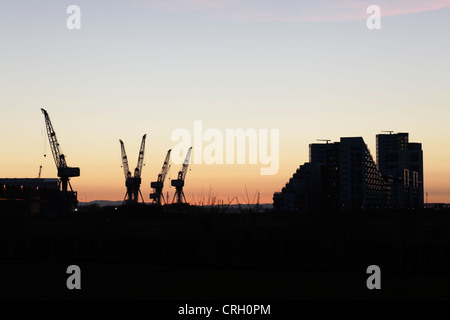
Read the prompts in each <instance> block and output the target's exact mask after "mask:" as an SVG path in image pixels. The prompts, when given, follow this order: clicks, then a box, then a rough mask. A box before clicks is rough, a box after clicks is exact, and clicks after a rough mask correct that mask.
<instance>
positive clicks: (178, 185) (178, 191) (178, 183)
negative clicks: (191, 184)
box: [171, 147, 192, 203]
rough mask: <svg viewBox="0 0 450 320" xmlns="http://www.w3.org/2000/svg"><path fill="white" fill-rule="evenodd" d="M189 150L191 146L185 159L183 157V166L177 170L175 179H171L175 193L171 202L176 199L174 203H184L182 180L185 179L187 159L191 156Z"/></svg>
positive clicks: (187, 165)
mask: <svg viewBox="0 0 450 320" xmlns="http://www.w3.org/2000/svg"><path fill="white" fill-rule="evenodd" d="M191 150H192V147H190V148H189V150H188V152H187V154H186V159H184V163H183V166H182V167H181V170H180V171H178V178H177V179H176V180H172V181H171V185H172V187H175V194H174V196H173V200H172V203H173V202H174V201H175V198H176V199H177V200H176V203H183V200H184V203H186V197H185V196H184V192H183V187H184V180H185V179H186V173H187V169H188V167H189V160H190V158H191Z"/></svg>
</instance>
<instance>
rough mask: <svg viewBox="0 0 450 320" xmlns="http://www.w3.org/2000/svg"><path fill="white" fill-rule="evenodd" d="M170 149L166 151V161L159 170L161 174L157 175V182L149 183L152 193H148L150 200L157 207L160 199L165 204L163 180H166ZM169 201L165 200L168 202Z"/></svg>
mask: <svg viewBox="0 0 450 320" xmlns="http://www.w3.org/2000/svg"><path fill="white" fill-rule="evenodd" d="M171 151H172V149H170V150H169V151H167V155H166V159H165V160H164V164H163V166H162V169H161V173H160V174H158V180H157V181H153V182H151V183H150V187H151V188H153V193H150V199H153V203H154V204H157V205H161V198H162V199H163V200H164V202H165V203H166V199H164V194H163V192H162V190H163V188H164V180H166V175H167V172H168V171H169V169H170V165H169V160H170V152H171ZM168 200H169V199H167V201H168Z"/></svg>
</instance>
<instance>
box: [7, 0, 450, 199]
mask: <svg viewBox="0 0 450 320" xmlns="http://www.w3.org/2000/svg"><path fill="white" fill-rule="evenodd" d="M174 3H175V4H177V3H178V4H179V6H175V7H167V6H164V7H161V6H158V5H157V4H158V1H155V2H151V5H149V2H148V1H126V2H121V1H103V0H99V1H96V2H95V3H94V2H92V1H85V0H80V1H79V2H78V5H79V6H80V8H81V19H82V20H81V29H80V30H68V29H67V27H66V18H67V14H66V8H67V5H68V4H65V3H57V2H55V1H43V2H39V3H38V2H33V1H15V2H8V4H2V5H1V7H0V9H1V10H0V41H1V42H2V50H1V53H0V57H1V59H0V69H1V70H2V71H1V73H0V106H1V112H2V113H1V117H0V128H1V132H2V134H1V135H0V145H1V148H2V149H1V151H2V152H1V154H2V156H1V157H0V177H10V178H14V177H30V178H33V177H37V175H38V171H39V166H40V165H42V166H43V172H42V175H43V177H56V168H55V164H54V163H53V159H52V157H51V152H50V150H49V146H48V141H47V137H46V135H45V131H43V130H45V127H44V118H43V115H42V113H41V112H40V108H45V109H46V110H47V111H48V112H49V115H50V117H51V120H52V122H53V125H54V127H55V130H56V134H57V137H58V139H59V142H60V144H61V146H62V149H63V152H65V154H66V156H67V161H68V164H69V166H79V167H80V168H81V177H79V178H74V179H72V185H73V187H74V189H75V190H77V191H78V195H79V199H80V201H92V200H101V199H103V200H122V199H123V196H124V194H125V186H124V177H123V172H122V169H121V167H120V166H121V158H120V145H119V139H122V140H123V141H124V143H125V146H126V150H127V153H128V158H129V162H130V168H134V166H135V165H136V161H137V153H138V149H139V144H140V139H141V137H142V135H143V134H144V133H146V134H147V147H146V155H145V163H146V166H145V167H144V169H143V174H142V179H143V180H142V181H143V184H142V193H143V195H144V199H145V200H146V201H149V193H150V192H151V190H150V182H151V181H153V180H155V179H156V177H157V174H158V172H159V170H160V168H161V166H162V163H163V160H164V157H165V155H166V152H167V150H168V149H169V148H172V147H173V146H174V145H175V144H176V142H174V141H171V139H170V138H171V134H172V132H173V131H174V130H176V129H180V128H185V129H187V130H189V131H191V132H192V130H193V124H194V121H202V122H203V126H204V128H205V129H208V128H215V129H217V130H220V131H221V132H225V130H226V129H238V128H242V129H251V128H254V129H268V130H270V129H279V130H280V152H279V171H278V173H277V174H276V175H273V176H261V175H260V171H259V170H260V165H211V166H210V165H193V166H192V170H191V171H189V172H188V174H187V179H186V187H185V194H186V196H187V198H188V200H190V201H192V195H193V194H194V195H196V196H197V195H200V194H201V193H202V190H203V193H204V194H208V193H209V190H210V189H211V190H212V193H213V194H215V195H216V196H217V197H219V198H223V199H224V200H226V199H227V197H233V196H240V197H241V196H243V197H246V195H245V187H247V190H248V193H249V195H250V197H252V195H254V194H255V192H257V190H258V191H259V192H260V193H261V199H260V202H261V203H267V202H269V203H270V202H272V195H273V192H276V191H280V190H281V188H282V187H283V186H284V184H285V183H286V182H287V181H288V179H289V178H290V177H291V176H292V174H293V173H294V172H295V170H296V169H297V168H298V167H299V166H300V165H301V164H303V163H304V162H306V161H308V145H309V144H310V143H313V142H316V139H331V140H332V141H338V140H339V138H340V137H342V136H361V137H363V138H364V140H365V142H366V143H367V144H368V146H369V148H370V150H371V152H372V156H373V157H374V158H375V152H376V147H375V136H376V134H378V133H380V132H381V130H394V131H395V132H409V135H410V140H411V141H412V142H421V143H422V144H423V150H424V174H425V178H424V180H425V181H424V186H425V192H428V193H429V201H430V202H449V203H450V183H449V181H450V165H449V163H450V151H449V149H448V148H447V146H448V145H449V144H450V140H449V139H450V126H449V125H448V119H450V105H449V103H450V90H449V88H450V77H449V74H450V59H449V58H448V57H449V56H450V42H449V41H448V30H450V8H448V1H432V2H426V3H427V6H425V7H424V6H423V4H421V3H424V2H419V1H404V2H400V1H395V5H394V4H393V3H394V2H389V3H388V2H387V1H383V2H380V3H379V4H380V6H381V12H382V24H381V26H382V29H381V30H369V29H367V27H366V21H365V17H366V16H367V13H365V11H364V12H362V13H361V10H360V9H361V8H362V9H365V8H364V7H365V5H366V4H367V2H365V1H358V2H357V1H346V2H345V4H346V5H341V6H339V8H337V7H336V5H335V4H333V3H335V2H333V3H332V2H330V1H318V2H315V1H313V2H311V1H309V2H301V1H296V2H293V1H284V0H280V1H267V2H264V3H265V5H264V6H261V7H258V8H255V7H254V3H255V2H252V1H250V2H246V1H229V2H226V4H225V2H221V1H214V2H213V4H214V5H212V6H207V7H204V6H203V2H201V1H200V2H198V1H196V2H195V3H190V2H189V1H178V2H173V3H172V4H174ZM186 3H187V5H188V7H187V8H186ZM208 3H209V2H208ZM244 4H245V5H244ZM191 6H194V7H191ZM252 6H253V7H252ZM256 9H258V10H256ZM269 9H270V10H269ZM383 12H385V13H386V14H385V15H383ZM413 12H415V13H413ZM271 13H273V14H272V15H271ZM355 14H356V15H355ZM327 17H334V18H335V19H328V18H327ZM42 132H44V134H43V133H42ZM44 152H45V153H46V154H47V157H46V158H44V157H43V154H44ZM179 167H180V166H179V165H178V166H176V165H174V166H173V167H172V168H171V171H170V173H169V176H170V178H174V177H175V176H176V173H177V171H178V170H179ZM169 185H170V183H169V180H167V181H166V186H169ZM166 189H167V188H166ZM166 189H165V190H164V192H166ZM168 190H169V192H170V194H171V195H172V196H173V188H169V189H168ZM241 200H242V198H241ZM241 202H242V201H241Z"/></svg>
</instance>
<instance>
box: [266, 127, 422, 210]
mask: <svg viewBox="0 0 450 320" xmlns="http://www.w3.org/2000/svg"><path fill="white" fill-rule="evenodd" d="M386 136H387V137H386ZM377 162H378V164H377V163H376V162H375V161H374V159H373V157H372V155H371V153H370V150H369V148H368V147H367V145H366V144H365V142H364V140H363V138H361V137H344V138H341V139H340V141H339V142H334V143H328V142H327V143H313V144H310V145H309V162H307V163H305V164H304V165H302V166H300V167H299V168H298V169H297V171H296V172H295V173H294V175H293V176H292V178H290V179H289V181H288V183H287V184H286V186H285V187H284V188H283V189H282V191H281V192H276V193H275V194H274V197H273V200H274V202H273V205H274V208H275V209H276V210H281V211H298V212H311V211H328V210H333V211H336V210H337V211H350V210H368V209H381V208H420V207H423V156H422V148H421V144H420V143H409V142H408V134H407V133H406V134H405V133H401V134H397V135H392V134H390V135H377Z"/></svg>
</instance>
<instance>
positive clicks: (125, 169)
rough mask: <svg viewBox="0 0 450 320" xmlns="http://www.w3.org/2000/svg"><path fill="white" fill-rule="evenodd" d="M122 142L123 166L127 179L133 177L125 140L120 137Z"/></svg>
mask: <svg viewBox="0 0 450 320" xmlns="http://www.w3.org/2000/svg"><path fill="white" fill-rule="evenodd" d="M119 142H120V151H121V153H122V168H123V173H124V174H125V180H127V179H128V178H130V177H131V173H130V169H129V168H128V159H127V152H126V151H125V145H124V144H123V141H122V140H120V139H119Z"/></svg>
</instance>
